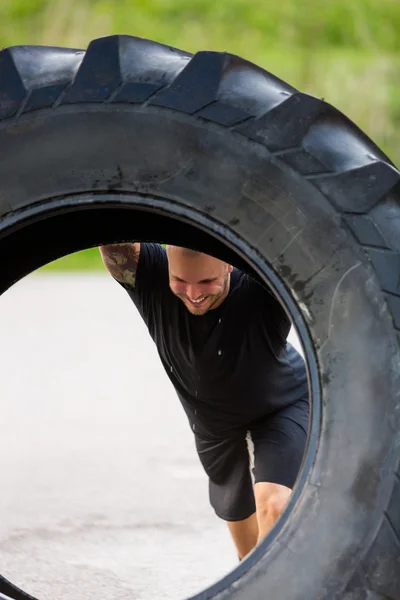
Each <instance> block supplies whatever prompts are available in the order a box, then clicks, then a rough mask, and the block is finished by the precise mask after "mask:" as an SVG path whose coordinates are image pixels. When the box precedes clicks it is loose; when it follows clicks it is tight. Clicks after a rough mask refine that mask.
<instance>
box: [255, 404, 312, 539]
mask: <svg viewBox="0 0 400 600" xmlns="http://www.w3.org/2000/svg"><path fill="white" fill-rule="evenodd" d="M308 421H309V407H308V402H307V401H306V400H300V401H299V402H297V403H296V404H293V405H290V406H288V407H286V408H284V409H282V410H280V411H278V412H276V413H274V414H273V415H271V416H269V417H267V418H265V419H263V420H260V421H259V422H258V423H256V424H254V425H253V426H252V427H251V429H250V437H251V442H252V445H253V454H254V469H253V474H254V481H255V484H254V496H255V502H256V516H257V523H258V529H259V539H258V541H259V542H260V541H261V540H262V539H263V538H264V537H265V536H266V535H267V534H268V533H269V531H270V530H271V529H272V527H273V526H274V525H275V523H276V521H277V520H278V519H279V517H280V515H281V514H282V512H283V511H284V509H285V508H286V505H287V503H288V501H289V499H290V496H291V493H292V488H293V486H294V484H295V481H296V479H297V475H298V472H299V469H300V465H301V462H302V459H303V455H304V451H305V446H306V443H307V433H308ZM249 446H250V447H251V444H249Z"/></svg>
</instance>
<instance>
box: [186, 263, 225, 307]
mask: <svg viewBox="0 0 400 600" xmlns="http://www.w3.org/2000/svg"><path fill="white" fill-rule="evenodd" d="M228 291H229V273H227V274H226V277H225V280H224V287H223V289H222V290H221V292H220V293H219V294H216V295H213V296H207V300H208V299H209V298H213V300H212V302H211V304H209V306H208V308H207V306H206V307H205V310H202V307H200V306H199V308H196V306H195V305H193V304H188V303H187V302H185V301H184V300H183V299H182V297H181V300H182V301H183V303H184V304H185V306H186V308H187V309H188V311H189V312H190V314H191V315H193V316H195V317H202V316H203V315H205V314H206V313H208V311H210V310H212V309H213V307H214V306H215V305H216V304H218V301H219V300H220V299H221V297H224V298H225V297H226V296H227V295H228ZM184 298H185V299H187V296H184ZM189 302H190V300H189ZM192 308H193V309H194V310H191V309H192Z"/></svg>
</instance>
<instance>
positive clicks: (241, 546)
mask: <svg viewBox="0 0 400 600" xmlns="http://www.w3.org/2000/svg"><path fill="white" fill-rule="evenodd" d="M228 528H229V531H230V534H231V536H232V539H233V541H234V544H235V546H236V551H237V555H238V557H239V559H240V560H242V558H244V557H245V556H246V554H248V553H249V552H251V551H252V550H253V548H255V547H256V545H257V542H258V539H259V531H258V520H257V515H256V513H254V514H252V515H251V516H250V517H248V518H247V519H243V520H242V521H228Z"/></svg>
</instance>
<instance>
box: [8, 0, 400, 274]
mask: <svg viewBox="0 0 400 600" xmlns="http://www.w3.org/2000/svg"><path fill="white" fill-rule="evenodd" d="M114 33H125V34H130V35H137V36H140V37H146V38H149V39H153V40H156V41H159V42H163V43H166V44H169V45H172V46H176V47H178V48H182V49H185V50H189V51H191V52H196V51H198V50H204V49H210V50H218V51H228V52H231V53H234V54H238V55H239V56H242V57H244V58H247V59H249V60H251V61H253V62H255V63H257V64H259V65H261V66H262V67H263V68H265V69H267V70H269V71H271V72H272V73H274V74H275V75H277V76H278V77H281V78H282V79H284V80H286V81H288V82H289V83H290V84H292V85H294V86H295V87H298V88H299V89H300V90H302V91H305V92H308V93H310V94H313V95H315V96H318V97H323V98H325V99H326V100H327V101H328V102H330V103H331V104H333V105H334V106H336V107H337V108H339V109H340V110H342V111H343V112H344V113H345V114H346V115H347V116H348V117H350V118H351V119H352V120H354V121H355V122H356V123H357V125H359V126H360V127H361V129H363V130H364V131H365V132H366V133H367V134H368V135H369V136H370V137H371V138H372V139H373V140H374V141H375V142H376V143H377V144H378V145H379V146H380V147H381V148H382V149H383V150H384V151H385V152H386V153H387V154H388V156H389V157H390V158H391V159H392V160H393V161H394V162H395V163H396V164H398V165H399V164H400V144H398V139H397V138H398V131H399V128H400V2H399V0H350V1H349V0H303V1H301V2H300V0H279V1H278V2H277V1H276V0H69V1H68V0H2V2H1V3H0V39H1V44H2V45H3V46H10V45H18V44H45V45H55V46H70V47H77V48H85V47H87V45H88V43H89V42H90V40H91V39H93V38H96V37H101V36H104V35H111V34H114ZM98 267H101V261H100V258H99V256H98V252H97V250H88V251H84V252H81V253H78V254H75V255H72V256H70V257H67V258H64V259H62V260H61V261H56V262H55V263H52V264H51V265H49V267H47V268H49V269H61V268H62V269H78V268H79V269H80V268H90V269H92V268H98Z"/></svg>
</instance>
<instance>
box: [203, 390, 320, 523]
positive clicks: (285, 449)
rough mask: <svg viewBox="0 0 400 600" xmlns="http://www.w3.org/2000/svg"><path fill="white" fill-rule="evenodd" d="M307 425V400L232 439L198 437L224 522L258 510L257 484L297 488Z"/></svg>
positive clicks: (213, 500) (212, 496)
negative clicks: (254, 485)
mask: <svg viewBox="0 0 400 600" xmlns="http://www.w3.org/2000/svg"><path fill="white" fill-rule="evenodd" d="M308 423H309V403H308V400H300V401H298V402H296V404H292V405H290V406H288V407H286V408H284V409H282V410H279V411H277V412H275V413H273V414H271V415H268V416H266V417H264V418H263V419H260V420H258V421H256V422H254V423H253V424H251V425H250V426H249V427H248V428H246V429H244V430H242V431H240V432H237V434H235V435H234V436H232V437H227V438H224V439H214V440H212V439H206V438H204V437H201V436H199V435H197V434H195V441H196V448H197V452H198V455H199V458H200V461H201V463H202V465H203V467H204V470H205V472H206V473H207V475H208V477H209V492H210V503H211V506H212V507H213V508H214V510H215V512H216V514H217V515H218V516H219V517H220V518H221V519H224V520H225V521H241V520H242V519H246V518H247V517H250V515H252V514H253V513H254V512H255V510H256V506H255V500H254V492H253V483H257V482H260V481H265V482H270V483H277V484H280V485H285V486H287V487H289V488H293V486H294V483H295V481H296V478H297V474H298V472H299V469H300V465H301V462H302V459H303V454H304V450H305V446H306V441H307V433H308ZM252 459H253V460H252Z"/></svg>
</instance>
